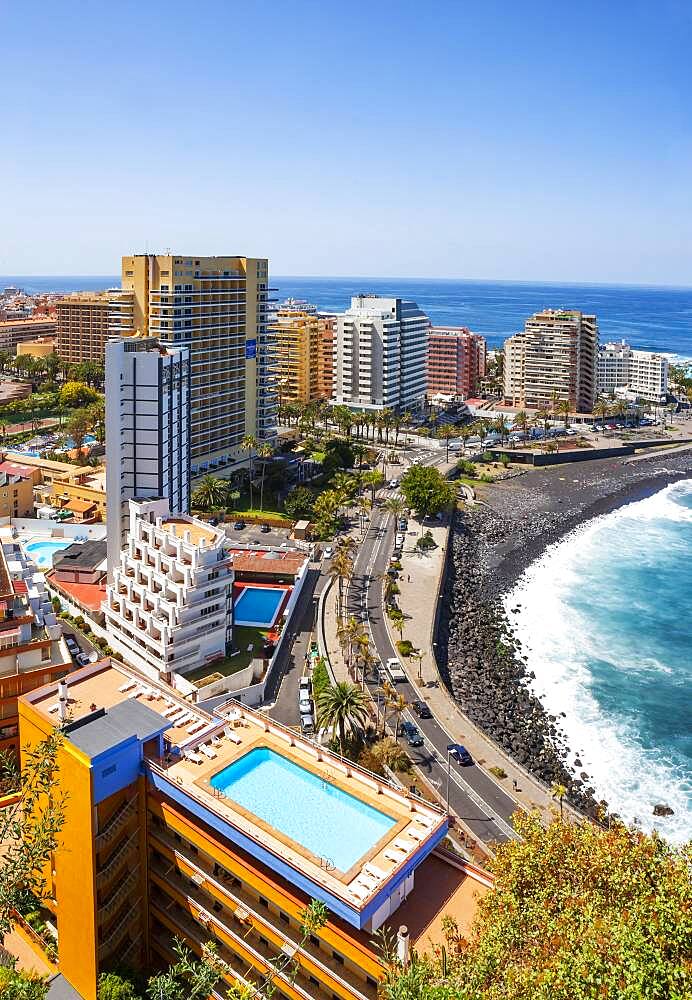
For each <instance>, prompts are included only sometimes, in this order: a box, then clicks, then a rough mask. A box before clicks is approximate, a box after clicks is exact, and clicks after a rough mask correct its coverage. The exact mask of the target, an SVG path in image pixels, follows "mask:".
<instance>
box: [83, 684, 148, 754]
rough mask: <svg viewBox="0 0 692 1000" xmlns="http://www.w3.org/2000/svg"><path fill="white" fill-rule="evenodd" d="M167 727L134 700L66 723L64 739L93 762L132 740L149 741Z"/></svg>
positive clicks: (144, 706)
mask: <svg viewBox="0 0 692 1000" xmlns="http://www.w3.org/2000/svg"><path fill="white" fill-rule="evenodd" d="M68 709H69V700H68ZM167 725H168V720H167V719H164V718H163V716H161V715H159V713H158V712H154V711H153V710H152V709H151V708H148V707H147V706H146V705H143V704H142V703H141V702H139V701H137V700H136V699H135V698H128V699H127V700H126V701H121V702H120V703H119V704H117V705H113V706H112V707H111V708H109V709H108V710H106V709H104V708H99V709H97V710H96V711H94V712H92V713H91V715H89V716H87V717H86V718H82V719H77V720H75V722H72V723H68V725H67V726H66V727H65V735H66V736H67V738H68V739H69V741H70V743H73V744H74V746H76V747H77V749H78V750H81V751H82V753H84V754H86V755H87V757H89V758H94V757H98V756H100V755H101V754H102V753H105V751H107V750H111V749H112V748H113V747H116V746H118V745H119V744H120V743H122V742H123V740H127V739H130V738H131V737H132V736H136V737H137V739H138V740H142V741H146V740H149V739H151V738H152V737H153V736H156V735H158V734H159V733H161V732H162V730H164V729H165V728H166V727H167Z"/></svg>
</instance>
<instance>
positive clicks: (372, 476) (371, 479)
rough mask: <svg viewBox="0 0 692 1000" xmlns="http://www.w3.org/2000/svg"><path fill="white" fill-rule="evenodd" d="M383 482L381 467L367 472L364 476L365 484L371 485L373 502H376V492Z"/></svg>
mask: <svg viewBox="0 0 692 1000" xmlns="http://www.w3.org/2000/svg"><path fill="white" fill-rule="evenodd" d="M383 483H384V476H383V475H382V473H381V472H380V471H379V469H373V470H372V472H366V473H365V475H364V476H363V485H364V486H369V487H370V499H371V500H372V502H373V504H374V503H375V493H376V492H377V490H378V489H379V488H380V486H382V484H383Z"/></svg>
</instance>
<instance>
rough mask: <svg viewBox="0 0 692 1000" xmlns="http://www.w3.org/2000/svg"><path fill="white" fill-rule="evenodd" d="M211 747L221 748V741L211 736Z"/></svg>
mask: <svg viewBox="0 0 692 1000" xmlns="http://www.w3.org/2000/svg"><path fill="white" fill-rule="evenodd" d="M211 745H212V746H213V747H221V746H223V740H221V739H219V737H218V736H212V738H211Z"/></svg>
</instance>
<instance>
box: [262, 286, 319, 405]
mask: <svg viewBox="0 0 692 1000" xmlns="http://www.w3.org/2000/svg"><path fill="white" fill-rule="evenodd" d="M324 327H325V321H324V320H323V319H321V318H320V317H319V316H318V315H317V310H316V308H315V307H314V306H309V305H308V304H307V303H301V302H296V301H295V300H292V299H289V300H288V301H287V302H284V303H283V304H282V305H280V306H279V308H278V309H277V311H276V313H275V314H274V323H273V327H272V329H273V331H274V333H275V336H276V382H277V394H278V397H279V399H280V401H281V403H311V402H312V401H313V400H315V399H321V398H325V397H324V395H323V393H322V384H323V381H324V375H323V371H322V368H323V365H324V359H323V340H324Z"/></svg>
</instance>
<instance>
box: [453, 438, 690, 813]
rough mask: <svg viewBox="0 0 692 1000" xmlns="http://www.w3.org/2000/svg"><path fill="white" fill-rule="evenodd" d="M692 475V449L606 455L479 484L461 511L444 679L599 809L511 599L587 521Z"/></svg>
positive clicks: (548, 772) (548, 779) (497, 730)
mask: <svg viewBox="0 0 692 1000" xmlns="http://www.w3.org/2000/svg"><path fill="white" fill-rule="evenodd" d="M691 477H692V449H688V450H685V451H678V452H673V453H669V454H666V453H664V452H659V453H657V454H655V455H651V456H648V457H647V458H645V459H637V460H635V461H631V460H630V461H629V462H623V461H622V460H615V461H614V460H613V459H601V460H597V461H590V462H582V463H579V464H577V463H575V464H574V465H561V466H553V467H550V468H543V469H536V470H531V471H530V472H527V473H525V474H523V475H520V476H517V477H515V478H511V479H507V480H504V481H502V482H499V483H496V484H494V485H492V486H488V487H485V488H482V487H481V488H480V489H479V490H478V499H479V500H481V501H483V503H482V504H479V505H477V506H475V507H472V508H467V509H466V510H464V511H460V512H458V514H457V517H456V520H455V526H454V531H453V539H452V546H451V552H450V558H449V563H448V571H447V576H446V581H445V591H444V599H443V604H442V607H441V611H440V623H439V630H438V652H439V654H440V666H441V669H442V670H443V672H444V673H445V680H446V681H447V684H448V686H449V688H450V690H451V691H452V694H453V695H454V697H455V698H456V700H457V701H458V702H459V704H460V707H461V708H462V710H463V711H464V712H465V713H466V714H467V715H468V716H469V718H470V719H471V720H472V721H473V722H474V723H476V725H478V726H480V727H481V728H482V729H484V730H485V731H486V732H487V733H488V734H489V735H490V736H491V737H492V738H493V739H495V740H496V742H498V743H499V744H500V745H501V746H502V747H503V748H504V749H505V750H506V751H507V752H508V753H509V754H510V755H511V756H512V757H514V758H515V759H516V760H517V761H518V762H519V763H520V764H522V765H523V766H524V767H526V768H527V769H528V770H530V771H531V772H532V773H534V774H535V775H536V777H538V778H540V779H541V780H542V781H544V782H545V783H546V784H549V785H550V784H553V783H555V782H558V783H559V784H562V785H565V787H566V788H567V789H568V798H569V799H570V801H571V802H572V803H573V804H574V805H575V806H576V807H578V808H581V809H583V810H584V811H585V812H588V813H590V814H592V815H593V814H595V813H596V812H597V811H598V809H599V807H602V806H603V805H604V804H603V803H597V802H596V801H595V799H594V797H593V795H594V790H593V788H592V787H591V786H590V785H589V779H588V775H587V774H586V773H585V772H584V771H582V770H581V768H580V764H581V762H580V760H579V758H578V757H577V758H576V760H575V754H574V751H573V750H572V749H571V748H570V747H568V746H567V743H566V741H565V738H564V736H563V734H562V731H561V728H560V720H559V719H557V718H555V717H554V716H551V715H548V714H547V713H546V712H545V711H544V709H543V707H542V705H541V704H540V702H539V701H538V699H537V698H536V696H535V695H534V694H532V693H531V692H530V690H529V689H528V686H527V682H528V681H530V680H531V675H530V674H528V673H527V670H526V666H525V662H524V659H523V656H522V651H521V649H520V647H519V644H518V643H517V641H516V639H515V638H514V636H513V634H512V631H511V628H510V626H509V624H508V621H507V617H506V614H505V611H504V608H503V605H502V597H503V596H504V595H505V594H506V593H507V592H508V591H510V590H511V589H512V587H513V586H514V584H515V583H516V582H517V580H518V578H519V577H520V576H521V574H522V573H523V572H524V570H525V569H526V568H527V566H528V565H529V564H530V563H532V562H533V561H534V560H535V559H537V558H538V557H539V556H540V555H541V554H542V553H543V551H544V550H545V549H546V547H547V546H548V545H550V544H552V543H554V542H556V541H558V540H559V539H560V538H561V537H562V536H563V535H565V534H567V533H568V532H569V531H572V530H573V529H574V528H576V527H577V526H578V525H579V524H581V523H583V522H584V521H587V520H589V519H590V518H592V517H596V516H598V515H600V514H606V513H608V512H609V511H611V510H615V509H616V508H617V507H620V506H622V505H623V504H625V503H630V502H633V501H635V500H639V499H643V498H644V497H646V496H650V495H651V494H653V493H656V492H658V490H660V489H662V488H663V487H664V486H666V485H668V484H669V483H671V482H675V481H677V480H679V479H686V478H691Z"/></svg>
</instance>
